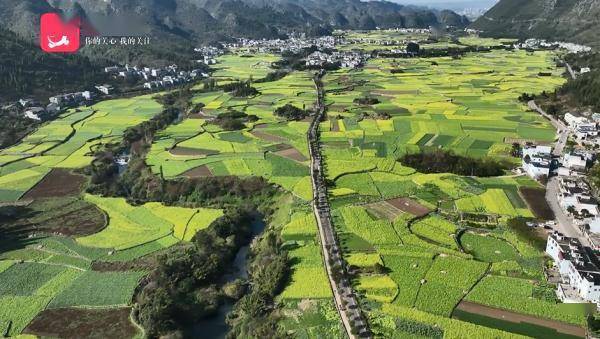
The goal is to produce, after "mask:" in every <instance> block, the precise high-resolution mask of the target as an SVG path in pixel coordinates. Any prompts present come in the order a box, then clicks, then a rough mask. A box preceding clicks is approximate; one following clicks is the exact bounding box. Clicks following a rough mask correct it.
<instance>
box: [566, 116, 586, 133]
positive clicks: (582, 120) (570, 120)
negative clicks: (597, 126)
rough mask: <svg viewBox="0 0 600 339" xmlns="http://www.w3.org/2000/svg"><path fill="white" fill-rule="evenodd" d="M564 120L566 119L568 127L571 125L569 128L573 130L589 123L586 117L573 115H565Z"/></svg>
mask: <svg viewBox="0 0 600 339" xmlns="http://www.w3.org/2000/svg"><path fill="white" fill-rule="evenodd" d="M564 119H565V122H566V123H567V125H569V127H571V128H573V129H576V128H577V127H578V126H579V125H581V124H587V123H589V121H588V119H587V118H586V117H577V116H574V115H573V114H571V113H567V114H565V117H564Z"/></svg>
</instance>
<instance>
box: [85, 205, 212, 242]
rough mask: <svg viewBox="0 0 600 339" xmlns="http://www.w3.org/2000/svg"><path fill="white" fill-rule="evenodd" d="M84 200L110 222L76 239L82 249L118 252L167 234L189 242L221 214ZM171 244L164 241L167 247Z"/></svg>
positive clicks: (200, 210) (158, 238) (199, 210)
mask: <svg viewBox="0 0 600 339" xmlns="http://www.w3.org/2000/svg"><path fill="white" fill-rule="evenodd" d="M85 198H86V200H87V201H89V202H92V203H93V204H95V205H96V206H98V207H99V208H100V209H102V210H103V211H104V212H105V213H106V214H107V220H108V221H109V222H108V225H107V227H106V228H105V229H104V230H102V231H100V232H99V233H96V234H92V235H90V236H86V237H81V238H78V239H77V241H78V242H79V243H80V244H82V245H84V246H89V247H99V248H114V249H116V250H119V251H123V250H127V249H131V248H135V247H138V246H142V245H145V244H148V243H152V242H155V241H159V240H160V239H164V238H165V237H168V236H170V235H173V236H174V237H175V238H178V239H180V240H186V241H189V240H191V238H192V237H193V236H194V235H195V232H197V231H199V230H201V229H204V228H206V227H208V226H209V225H210V224H211V223H212V222H213V221H214V220H216V219H217V218H218V217H220V216H222V215H223V212H222V211H221V210H212V209H190V208H181V207H167V206H164V205H162V204H160V203H148V204H146V205H143V206H131V205H129V204H128V203H127V202H126V201H125V199H122V198H102V197H98V196H93V195H86V197H85ZM159 243H160V241H159ZM172 244H173V243H171V242H170V241H168V242H167V245H168V246H170V245H172ZM168 246H167V247H168ZM144 254H147V253H144Z"/></svg>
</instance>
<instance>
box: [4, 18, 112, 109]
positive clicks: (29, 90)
mask: <svg viewBox="0 0 600 339" xmlns="http://www.w3.org/2000/svg"><path fill="white" fill-rule="evenodd" d="M0 40H1V41H2V48H1V49H0V74H2V76H0V103H3V102H7V101H9V100H15V99H18V98H20V97H21V96H33V97H36V98H39V99H46V98H47V97H48V96H50V95H54V94H58V93H60V92H62V91H77V90H80V91H81V90H83V89H88V88H89V87H90V84H94V83H97V82H99V81H105V80H104V79H105V75H104V73H103V72H102V69H101V66H106V65H105V64H95V63H92V62H91V61H90V60H89V59H88V58H86V57H85V56H82V55H78V54H73V55H67V56H63V55H55V54H48V53H44V52H42V51H41V50H40V49H39V47H37V46H36V45H34V44H33V43H31V42H30V41H28V40H26V39H24V38H22V37H19V36H17V35H16V34H15V33H13V32H11V31H8V30H5V29H2V28H0ZM25 56H26V57H25Z"/></svg>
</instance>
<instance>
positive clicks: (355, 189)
mask: <svg viewBox="0 0 600 339" xmlns="http://www.w3.org/2000/svg"><path fill="white" fill-rule="evenodd" d="M364 34H365V33H359V32H353V33H352V34H351V37H352V38H354V39H357V41H359V40H360V39H362V38H365V37H366V38H368V37H369V34H367V35H366V36H365V35H364ZM371 34H373V38H377V39H388V38H390V36H392V37H393V36H396V35H397V34H396V33H388V32H374V33H371ZM390 34H391V35H390ZM413 38H414V39H418V38H420V37H419V36H409V37H403V39H413ZM502 42H503V41H496V40H489V39H477V38H473V37H470V38H464V39H462V40H461V41H459V43H460V44H461V45H462V46H464V45H470V44H472V45H486V46H499V45H501V44H502ZM357 46H358V47H360V46H363V47H364V48H365V49H368V50H372V49H376V48H378V47H380V46H377V45H374V44H372V43H366V42H364V41H362V42H357V43H356V44H352V45H349V46H345V47H343V48H354V47H357ZM444 47H448V43H444V42H441V43H438V44H430V46H428V48H431V49H434V48H444ZM277 59H278V58H277V57H275V56H272V55H255V56H249V55H246V54H245V53H244V52H240V51H238V53H236V54H229V55H225V56H223V57H221V58H220V59H219V63H218V64H217V65H216V67H215V68H216V71H215V73H214V77H215V79H216V80H217V83H218V84H225V83H230V82H233V81H238V80H244V81H245V80H250V79H252V80H253V82H252V83H251V85H252V86H253V87H255V88H256V89H257V91H258V92H259V93H258V94H257V95H255V96H251V97H243V98H241V97H235V96H232V95H231V94H230V93H226V92H224V91H221V90H215V91H202V92H200V93H197V94H196V95H195V96H194V98H193V99H192V103H193V104H194V105H198V106H196V107H200V108H201V112H199V113H197V112H194V113H193V114H188V115H186V116H185V117H184V119H182V120H181V121H180V122H178V123H176V124H173V125H171V126H169V127H167V128H166V129H164V130H161V131H160V132H159V133H158V134H157V135H156V136H155V138H154V140H153V143H152V146H151V148H150V150H149V152H148V154H147V157H146V159H145V160H146V164H147V165H149V166H150V167H151V169H152V171H153V172H154V173H155V174H156V175H160V176H162V177H163V178H166V179H174V178H181V177H188V178H199V177H208V176H239V177H250V176H261V177H264V178H266V179H267V180H268V181H270V182H271V183H273V184H276V185H278V186H280V187H281V188H282V190H284V191H286V192H289V193H292V194H291V195H290V196H293V197H292V198H289V200H286V201H281V202H278V204H277V206H274V207H276V210H277V211H276V212H275V213H276V214H280V215H278V216H277V218H275V217H274V219H275V220H276V221H273V222H272V225H271V226H272V227H274V228H276V229H280V230H281V236H282V240H283V243H282V244H281V246H282V247H283V248H286V249H287V250H288V251H289V259H290V261H289V262H290V265H291V266H290V278H289V281H288V283H287V284H286V286H284V287H283V289H282V292H281V294H280V295H279V296H278V297H277V302H278V305H281V309H280V315H281V321H280V325H281V326H282V328H284V329H285V330H286V332H287V333H290V335H295V336H298V337H306V338H311V337H327V338H329V337H332V338H338V337H342V336H343V333H342V332H343V329H342V328H341V327H340V325H339V319H338V318H337V311H336V310H335V306H334V304H333V302H332V298H331V297H332V292H331V289H330V286H329V283H328V281H327V276H326V274H325V271H324V268H323V262H322V257H321V254H320V247H319V244H318V243H317V241H318V237H317V227H316V224H315V219H314V216H313V215H312V213H311V211H310V204H309V203H310V201H311V199H312V187H311V182H310V178H309V168H308V166H309V160H308V157H309V155H308V146H307V143H306V131H307V128H308V126H309V122H308V120H306V121H286V120H285V119H283V118H280V117H276V116H275V115H274V111H275V110H276V108H278V107H281V106H284V105H286V104H291V105H294V106H296V107H298V108H304V109H307V110H310V109H311V108H312V105H313V102H314V101H315V89H314V84H313V82H312V74H311V73H310V72H300V71H295V72H292V73H290V74H288V75H287V76H285V77H283V78H282V79H280V80H276V81H271V82H260V81H256V80H259V79H262V78H264V77H265V76H266V75H267V74H269V73H271V72H273V71H274V69H273V68H272V65H271V64H272V62H274V61H276V60H277ZM392 71H393V72H392ZM547 72H550V73H551V76H540V73H547ZM561 73H562V70H561V69H558V68H556V67H555V66H554V62H553V54H552V53H551V52H535V53H527V52H524V51H504V50H493V51H491V52H485V53H476V54H475V53H471V54H466V55H465V56H463V57H461V58H457V59H453V58H426V59H425V58H414V59H397V60H394V59H372V60H370V61H369V62H368V63H367V65H366V67H365V68H364V69H361V70H352V71H348V70H340V71H334V72H330V73H328V74H327V75H326V77H325V79H324V80H325V89H326V90H327V94H326V100H327V104H328V119H327V120H326V121H323V122H322V123H321V125H320V128H321V136H322V142H323V147H324V149H323V154H324V156H325V159H326V174H327V179H328V180H329V183H330V191H329V194H330V200H331V204H332V214H333V216H334V225H335V227H336V231H337V232H338V236H339V238H340V242H341V245H342V248H343V254H344V257H345V259H346V261H347V262H348V264H349V265H350V266H351V270H352V272H353V275H354V279H353V281H352V283H353V285H354V288H355V290H356V291H358V293H359V295H360V298H361V301H362V302H363V305H364V306H366V308H365V309H366V310H368V312H367V314H368V316H369V319H370V327H371V329H372V330H373V331H374V333H375V334H376V335H378V336H385V337H392V336H394V337H419V336H422V335H423V333H426V334H429V335H430V336H433V337H446V338H462V337H494V338H496V337H502V338H504V337H512V336H513V335H512V334H510V333H507V332H502V331H499V330H494V329H490V328H486V327H483V326H478V325H474V324H471V323H468V322H463V321H459V320H456V319H452V318H451V317H452V314H453V311H454V309H455V307H456V306H457V305H458V304H459V303H460V302H461V301H463V300H468V301H470V302H474V303H480V304H483V305H487V306H490V307H496V308H502V309H505V310H508V311H513V312H522V313H526V314H528V315H530V316H537V317H540V318H543V319H548V320H554V321H563V322H568V323H571V324H575V325H581V324H583V321H584V315H583V314H580V313H577V312H571V311H570V310H566V309H563V307H562V305H558V304H556V303H555V302H553V301H552V300H547V299H544V297H543V296H540V295H542V294H543V293H542V294H540V293H538V292H539V291H540V290H543V288H544V283H543V279H544V278H543V273H542V267H543V253H541V252H540V251H539V250H537V249H536V248H534V247H532V246H531V245H529V244H528V243H527V242H526V241H524V240H522V239H521V238H519V237H518V235H517V234H515V233H514V232H512V231H511V230H510V229H508V228H507V227H506V221H507V220H508V219H510V218H513V217H532V216H533V214H532V213H531V211H529V210H528V208H527V205H526V204H525V202H524V200H523V198H522V197H521V195H520V188H523V187H529V188H535V187H538V186H539V185H538V184H537V183H536V182H534V181H532V180H530V179H528V178H526V177H513V176H503V177H497V178H476V177H462V176H458V175H454V174H447V173H442V174H422V173H418V172H416V171H415V170H414V169H412V168H409V167H406V166H403V165H402V164H401V163H400V162H398V161H397V159H398V158H400V157H401V156H402V155H404V154H406V153H410V152H422V151H428V150H435V149H444V150H451V151H453V152H455V153H458V154H461V155H465V156H470V157H477V158H479V157H492V158H495V159H505V160H508V161H513V162H515V161H516V160H515V159H513V158H511V157H510V148H511V144H512V142H514V141H515V140H531V141H536V142H540V143H549V142H552V141H553V140H554V138H555V131H554V130H553V129H552V127H551V126H550V124H549V123H548V122H546V121H545V120H543V119H542V118H540V117H538V116H537V115H536V114H534V113H532V112H529V111H527V109H526V108H525V107H524V105H523V104H522V103H519V102H518V101H517V97H518V96H519V95H521V94H522V93H523V92H527V93H532V92H534V93H535V92H542V91H544V90H545V91H552V90H554V88H556V87H557V86H559V85H560V84H562V83H563V82H564V80H563V79H562V78H561V77H560V74H561ZM362 98H373V99H376V101H377V102H378V103H376V104H374V105H362V104H360V100H359V99H362ZM200 104H201V105H200ZM160 110H161V106H160V105H159V104H158V103H156V102H155V101H154V100H152V98H151V97H149V96H144V97H138V98H133V99H120V100H114V101H107V102H101V103H98V104H96V105H94V106H91V107H86V108H80V109H79V110H73V111H70V112H68V113H65V114H64V115H62V116H61V117H60V118H59V119H57V120H55V121H53V122H51V123H48V124H46V125H44V126H43V127H41V128H40V129H39V130H38V131H36V132H35V133H33V134H31V135H30V136H28V137H27V138H25V139H24V140H23V141H22V142H21V143H19V144H17V145H15V146H13V147H10V148H8V149H5V150H2V151H0V202H2V201H15V200H19V199H21V198H22V197H23V196H24V194H26V193H27V192H30V191H31V189H32V188H33V187H35V186H36V185H37V184H38V183H40V182H41V181H42V179H43V178H44V177H46V176H47V175H48V173H51V171H53V170H63V169H64V170H68V169H81V168H83V167H85V166H86V165H88V164H89V163H90V161H91V157H90V152H91V151H92V150H94V149H96V148H97V147H100V146H101V145H102V144H105V143H109V142H112V141H118V140H119V139H120V138H121V136H122V134H123V132H124V130H125V129H126V128H127V127H130V126H134V125H137V124H139V123H141V122H143V121H147V120H149V119H150V118H151V117H152V116H153V115H155V114H156V113H158V112H160ZM232 111H237V112H243V113H246V114H248V115H254V116H256V119H253V120H254V121H252V122H246V123H245V124H244V126H243V128H242V129H240V130H234V131H230V130H224V129H223V128H222V127H220V126H219V125H218V124H216V123H215V119H217V118H218V117H219V114H222V113H227V112H232ZM79 184H81V182H79ZM40 191H41V192H43V191H44V190H43V189H40ZM82 199H84V200H80V201H81V202H84V203H86V204H91V205H92V207H93V208H94V211H95V213H96V214H98V213H100V214H103V215H104V216H105V221H106V223H105V225H103V227H98V225H93V226H94V227H91V226H90V227H89V230H90V232H80V233H68V234H67V235H72V237H73V238H67V237H64V236H49V237H33V238H31V239H26V240H23V239H21V240H22V241H23V242H24V246H23V248H19V249H15V248H7V249H6V250H4V249H3V251H2V252H1V253H0V303H1V304H2V305H4V307H2V308H0V333H2V330H5V331H6V330H7V329H8V334H9V335H11V336H12V335H18V334H20V333H21V332H22V331H23V329H24V328H25V327H26V326H27V325H28V324H29V323H30V322H31V320H32V319H34V318H35V317H36V316H37V315H38V314H40V313H41V312H43V311H44V310H46V312H51V311H53V310H55V309H60V308H62V307H70V308H96V307H100V308H107V307H110V308H113V307H114V308H117V307H118V308H122V307H123V306H128V305H130V304H131V297H132V294H133V289H134V288H135V286H136V285H137V283H138V281H139V280H140V279H141V278H142V277H143V276H144V275H145V274H146V272H145V271H144V270H138V271H134V270H130V269H122V267H127V266H122V265H127V264H128V263H131V262H133V261H136V260H141V259H143V258H144V257H145V256H146V255H148V254H151V253H155V252H157V251H160V250H163V249H165V248H168V247H170V246H173V245H174V244H177V243H179V242H181V241H190V240H191V239H192V238H193V237H194V235H195V234H196V232H197V231H198V230H201V229H204V228H206V227H208V226H209V225H210V224H211V223H212V222H213V221H214V220H215V219H217V218H219V217H220V216H221V215H222V214H223V211H222V210H219V209H209V208H182V207H171V206H165V205H162V204H160V203H149V204H145V205H138V206H134V205H131V204H129V203H127V202H126V201H125V200H123V199H118V198H108V197H100V196H95V195H85V196H83V197H82ZM94 206H95V207H94ZM96 207H97V210H96ZM72 212H73V211H71V210H69V211H68V213H72ZM90 213H91V212H90ZM96 214H94V215H96ZM66 215H69V214H66ZM465 215H466V216H476V217H480V218H487V217H490V220H494V221H493V222H487V223H477V222H473V223H465V222H461V218H462V217H463V216H465ZM3 245H5V244H3ZM95 263H102V264H104V265H100V266H94V264H95ZM106 267H109V268H113V267H119V268H121V269H120V270H117V271H112V270H108V271H109V272H105V271H103V270H102V269H100V268H103V269H104V268H106ZM490 289H493V290H495V291H497V292H494V293H488V291H489V290H490ZM23 305H25V306H23Z"/></svg>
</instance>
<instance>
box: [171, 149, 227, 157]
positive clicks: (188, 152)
mask: <svg viewBox="0 0 600 339" xmlns="http://www.w3.org/2000/svg"><path fill="white" fill-rule="evenodd" d="M169 153H171V154H173V155H175V156H207V155H214V154H219V152H216V151H213V150H209V149H201V148H189V147H175V148H173V149H171V150H170V151H169Z"/></svg>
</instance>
